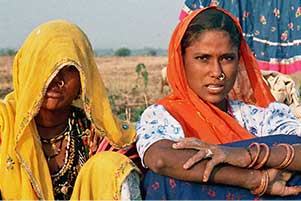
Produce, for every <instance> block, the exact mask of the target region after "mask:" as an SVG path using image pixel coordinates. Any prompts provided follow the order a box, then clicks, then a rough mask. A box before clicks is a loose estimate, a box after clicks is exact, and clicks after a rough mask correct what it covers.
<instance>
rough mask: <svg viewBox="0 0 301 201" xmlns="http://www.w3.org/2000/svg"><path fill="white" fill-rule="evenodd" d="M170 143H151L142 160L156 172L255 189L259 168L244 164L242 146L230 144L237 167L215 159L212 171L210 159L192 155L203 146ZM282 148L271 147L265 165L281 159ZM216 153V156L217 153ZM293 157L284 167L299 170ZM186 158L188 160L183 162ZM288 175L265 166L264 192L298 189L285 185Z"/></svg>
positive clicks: (245, 157)
mask: <svg viewBox="0 0 301 201" xmlns="http://www.w3.org/2000/svg"><path fill="white" fill-rule="evenodd" d="M186 139H188V138H186ZM173 144H175V142H173V141H170V140H160V141H158V142H156V143H154V144H153V145H151V146H150V147H149V149H148V150H147V151H146V152H145V155H144V162H145V164H146V165H147V166H148V167H149V168H150V169H152V170H153V171H154V172H156V173H158V174H162V175H166V176H170V177H174V178H177V179H181V180H186V181H192V182H203V181H207V179H209V181H210V182H213V183H218V184H225V185H232V186H239V187H243V188H246V189H250V190H253V189H256V188H258V186H260V185H261V181H262V177H263V172H262V171H261V170H255V169H249V168H245V167H246V166H247V165H248V163H250V159H249V153H248V152H247V151H246V149H245V148H231V149H232V150H231V153H232V158H235V161H236V162H235V163H237V161H240V162H241V163H240V164H235V163H234V165H236V166H238V167H236V166H234V165H229V164H226V163H225V162H227V161H222V160H220V159H219V160H217V162H214V164H212V163H211V166H212V168H213V171H212V173H211V174H210V172H211V171H209V173H208V169H207V168H208V167H207V165H210V162H211V161H212V160H213V159H211V160H208V159H205V160H204V157H196V158H194V157H195V156H196V155H197V154H198V153H199V152H202V153H205V152H204V150H203V149H202V150H198V149H195V147H189V146H188V145H187V143H186V144H183V143H181V141H180V143H177V145H173ZM191 146H192V145H191ZM193 146H196V145H193ZM213 146H215V145H213ZM217 147H218V146H217ZM211 148H212V147H211ZM212 149H213V148H212ZM295 149H296V154H298V155H300V154H299V153H300V152H301V149H300V147H297V148H295ZM284 152H285V150H282V149H281V148H273V149H272V150H271V153H270V157H269V159H268V161H267V163H266V164H267V166H268V167H273V166H274V165H279V164H280V163H281V162H282V160H283V158H281V157H280V156H279V154H280V155H281V154H283V155H285V153H284ZM201 155H202V154H201ZM216 155H217V156H219V154H216ZM203 156H204V154H203ZM259 157H262V156H259ZM295 158H298V159H294V161H293V162H292V163H291V165H290V166H289V167H288V169H289V170H300V169H299V168H300V166H301V165H300V164H301V162H300V161H299V160H300V159H299V158H300V157H295ZM189 160H190V162H189ZM191 160H192V161H191ZM187 161H188V163H190V164H186V162H187ZM213 161H214V160H213ZM184 165H185V166H184ZM206 169H207V170H206ZM205 170H206V171H207V173H206V174H207V175H208V176H206V174H205V178H204V173H205ZM209 175H210V177H209ZM291 175H292V173H291V172H288V171H286V170H277V169H273V168H271V169H268V176H269V184H268V189H267V191H266V193H268V194H271V195H281V196H287V195H295V194H298V193H299V192H301V187H287V186H286V182H287V181H288V180H289V179H290V177H291Z"/></svg>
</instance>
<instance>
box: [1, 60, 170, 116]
mask: <svg viewBox="0 0 301 201" xmlns="http://www.w3.org/2000/svg"><path fill="white" fill-rule="evenodd" d="M95 59H96V62H97V66H98V69H99V72H100V74H101V76H102V79H103V81H104V84H105V86H106V88H107V91H108V96H109V97H110V98H111V100H113V103H114V106H113V111H114V112H117V113H121V112H122V111H120V110H124V108H125V107H127V108H131V107H135V106H137V105H143V104H145V103H146V104H151V103H153V102H154V101H155V100H157V99H158V98H160V97H162V96H163V95H164V94H167V93H168V90H169V89H168V88H165V89H164V93H163V94H162V93H160V86H161V85H160V79H161V77H160V73H161V69H162V67H163V66H164V65H166V64H167V57H150V56H132V57H96V58H95ZM139 63H143V64H144V65H145V67H146V70H147V72H148V84H147V87H146V88H144V83H143V78H142V77H141V76H138V75H137V73H136V66H137V65H138V64H139ZM12 65H13V57H9V56H1V57H0V97H1V98H3V97H4V96H5V95H6V94H7V93H8V92H10V91H11V90H12V75H11V73H12Z"/></svg>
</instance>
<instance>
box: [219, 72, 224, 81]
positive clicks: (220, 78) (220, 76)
mask: <svg viewBox="0 0 301 201" xmlns="http://www.w3.org/2000/svg"><path fill="white" fill-rule="evenodd" d="M225 78H226V75H225V73H221V74H220V75H219V76H217V79H219V80H221V81H222V80H224V79H225Z"/></svg>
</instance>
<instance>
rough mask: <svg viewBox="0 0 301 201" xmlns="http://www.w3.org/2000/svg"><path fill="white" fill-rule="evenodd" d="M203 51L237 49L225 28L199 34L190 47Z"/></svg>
mask: <svg viewBox="0 0 301 201" xmlns="http://www.w3.org/2000/svg"><path fill="white" fill-rule="evenodd" d="M196 48H197V49H199V50H202V51H221V52H223V51H233V50H237V49H238V48H236V47H235V46H234V43H233V41H232V40H231V37H230V34H229V33H228V32H226V31H223V30H206V31H203V32H201V33H200V34H198V36H197V37H196V38H195V39H194V41H193V42H192V43H191V44H190V46H189V47H188V48H187V50H188V49H196Z"/></svg>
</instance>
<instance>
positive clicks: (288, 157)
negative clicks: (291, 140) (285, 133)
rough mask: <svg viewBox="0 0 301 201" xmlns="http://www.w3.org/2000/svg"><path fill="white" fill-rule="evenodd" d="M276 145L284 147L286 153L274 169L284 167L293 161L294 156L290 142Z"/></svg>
mask: <svg viewBox="0 0 301 201" xmlns="http://www.w3.org/2000/svg"><path fill="white" fill-rule="evenodd" d="M277 146H281V147H284V148H285V149H286V155H285V158H284V160H283V161H282V162H281V163H280V164H279V165H278V166H277V167H275V168H276V169H284V168H286V167H287V166H289V165H290V164H291V163H292V162H293V159H294V157H295V149H294V147H293V146H292V145H290V144H277Z"/></svg>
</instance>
